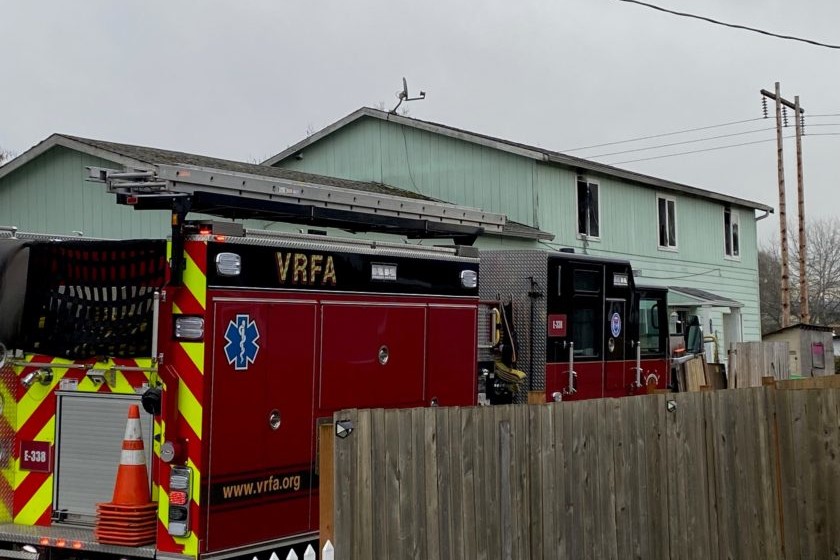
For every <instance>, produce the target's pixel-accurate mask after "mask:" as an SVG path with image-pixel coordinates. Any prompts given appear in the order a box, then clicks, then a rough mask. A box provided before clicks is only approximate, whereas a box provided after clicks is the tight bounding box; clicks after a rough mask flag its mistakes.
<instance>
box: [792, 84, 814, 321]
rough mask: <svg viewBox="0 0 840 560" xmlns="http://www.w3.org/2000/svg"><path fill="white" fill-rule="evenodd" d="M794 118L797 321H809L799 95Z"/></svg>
mask: <svg viewBox="0 0 840 560" xmlns="http://www.w3.org/2000/svg"><path fill="white" fill-rule="evenodd" d="M793 100H794V101H793V103H794V105H795V107H794V118H795V119H796V192H797V197H798V201H799V322H800V323H805V324H808V323H810V322H811V311H810V309H809V308H808V274H807V269H806V268H805V266H806V264H807V263H806V260H807V259H806V250H807V247H806V244H805V179H804V177H803V170H802V119H803V118H804V117H803V116H802V115H803V114H804V113H805V110H804V109H802V107H801V106H800V105H799V96H798V95H797V96H796V97H794V98H793Z"/></svg>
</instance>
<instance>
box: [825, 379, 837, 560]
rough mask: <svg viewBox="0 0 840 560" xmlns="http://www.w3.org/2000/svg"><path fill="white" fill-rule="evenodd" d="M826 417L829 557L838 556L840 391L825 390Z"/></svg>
mask: <svg viewBox="0 0 840 560" xmlns="http://www.w3.org/2000/svg"><path fill="white" fill-rule="evenodd" d="M826 396H827V401H826V403H825V405H826V414H825V416H824V418H827V420H826V422H825V424H824V427H825V429H826V430H827V431H828V436H829V441H828V445H827V447H826V456H825V458H824V460H825V461H826V462H827V465H828V472H827V473H826V476H825V479H824V480H825V484H826V486H827V487H828V492H832V494H830V495H832V496H834V498H833V499H832V500H831V501H830V502H829V504H828V535H829V536H830V537H831V538H830V540H829V558H840V499H838V498H837V488H836V484H837V481H840V391H838V390H831V391H826Z"/></svg>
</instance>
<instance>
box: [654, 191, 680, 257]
mask: <svg viewBox="0 0 840 560" xmlns="http://www.w3.org/2000/svg"><path fill="white" fill-rule="evenodd" d="M660 200H664V201H665V215H666V219H667V218H668V202H673V203H674V215H673V216H671V221H673V222H674V244H673V245H670V244H669V245H662V244H660V243H659V230H660V229H661V227H662V224H660V223H659V201H660ZM667 225H668V224H666V227H667ZM667 231H670V230H667ZM677 231H678V230H677V199H676V198H675V197H673V196H668V195H665V194H657V195H656V246H657V247H658V248H659V250H660V251H678V250H679V236H678V235H677Z"/></svg>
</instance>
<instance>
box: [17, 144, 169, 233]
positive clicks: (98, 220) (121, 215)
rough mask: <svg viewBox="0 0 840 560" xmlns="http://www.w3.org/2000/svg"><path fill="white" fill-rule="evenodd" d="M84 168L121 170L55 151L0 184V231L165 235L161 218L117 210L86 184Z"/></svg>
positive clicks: (109, 197) (110, 198)
mask: <svg viewBox="0 0 840 560" xmlns="http://www.w3.org/2000/svg"><path fill="white" fill-rule="evenodd" d="M86 166H99V167H111V168H120V167H122V166H120V165H118V164H116V163H114V162H113V161H108V160H105V159H101V158H98V157H94V156H90V155H87V154H83V153H80V152H77V151H75V150H71V149H68V148H64V147H61V146H57V147H55V148H52V149H51V150H49V151H47V152H45V153H44V154H42V155H41V156H39V157H37V158H35V159H33V160H32V161H30V162H28V163H27V164H26V165H23V166H21V167H20V168H18V169H16V170H15V171H13V172H11V173H10V174H8V175H6V176H5V177H3V178H2V179H0V225H4V226H15V227H17V228H18V229H19V230H21V231H31V232H38V233H52V234H59V235H72V234H73V232H83V233H84V234H85V235H86V236H90V237H105V238H148V237H155V238H160V237H162V236H165V235H166V233H167V232H168V229H169V228H168V224H169V216H168V215H167V214H166V213H165V212H136V211H134V210H132V209H131V208H130V207H128V206H119V205H117V204H116V201H115V198H114V195H113V194H109V193H108V191H107V189H106V188H105V185H104V184H102V183H92V182H89V181H86V180H85V178H86V176H87V173H86V170H85V167H86Z"/></svg>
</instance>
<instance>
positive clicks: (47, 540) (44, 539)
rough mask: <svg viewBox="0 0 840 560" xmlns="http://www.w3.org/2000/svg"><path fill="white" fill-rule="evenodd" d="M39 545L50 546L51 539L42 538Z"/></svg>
mask: <svg viewBox="0 0 840 560" xmlns="http://www.w3.org/2000/svg"><path fill="white" fill-rule="evenodd" d="M38 544H40V545H41V546H49V545H50V539H48V538H47V537H41V538H40V539H38Z"/></svg>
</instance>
